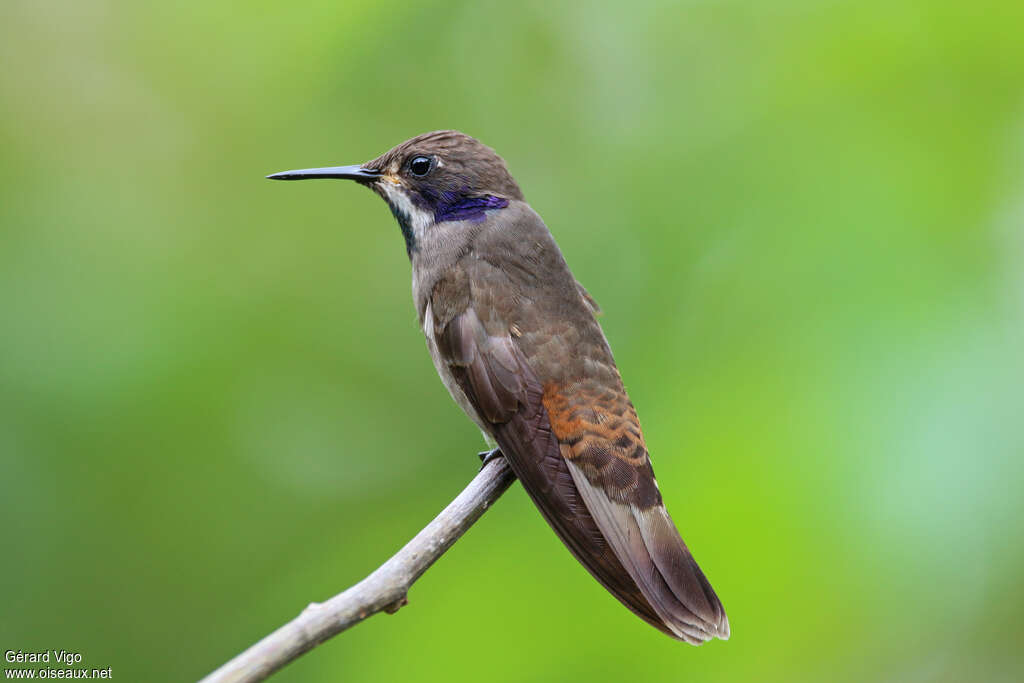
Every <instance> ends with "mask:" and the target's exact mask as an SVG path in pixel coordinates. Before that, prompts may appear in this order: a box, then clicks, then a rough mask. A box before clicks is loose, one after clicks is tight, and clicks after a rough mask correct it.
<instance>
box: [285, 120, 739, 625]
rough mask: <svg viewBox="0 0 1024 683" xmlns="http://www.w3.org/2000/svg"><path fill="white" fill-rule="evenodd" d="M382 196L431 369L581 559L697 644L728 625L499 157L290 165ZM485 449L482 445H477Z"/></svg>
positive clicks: (450, 139)
mask: <svg viewBox="0 0 1024 683" xmlns="http://www.w3.org/2000/svg"><path fill="white" fill-rule="evenodd" d="M267 177H268V178H271V179H274V180H306V179H314V178H340V179H346V180H353V181H355V182H356V183H359V184H360V185H365V186H366V187H368V188H370V189H372V190H373V191H374V192H376V193H377V194H378V195H380V196H381V197H382V198H383V199H384V201H385V202H386V203H387V205H388V206H389V207H390V209H391V213H392V214H393V215H394V217H395V218H396V219H397V221H398V225H399V227H400V228H401V231H402V236H403V237H404V238H405V249H406V252H407V253H408V256H409V260H410V263H411V266H412V291H413V300H414V302H415V305H416V311H417V313H418V316H419V322H420V324H421V326H422V328H423V333H424V335H425V336H426V340H427V348H428V350H429V351H430V356H431V359H432V360H433V362H434V367H435V368H436V369H437V372H438V374H439V375H440V376H441V380H442V381H443V382H444V385H445V387H447V389H448V391H449V393H450V394H451V396H452V398H453V399H454V400H455V402H456V403H457V404H458V405H459V406H460V407H461V408H462V409H463V410H464V411H465V413H466V415H468V416H469V417H470V418H471V419H472V420H473V421H474V422H475V423H476V425H477V426H478V427H479V428H480V430H481V431H482V432H483V433H484V437H485V439H487V441H488V443H489V445H490V446H493V447H494V448H493V450H491V451H490V452H489V453H488V454H487V457H488V458H492V457H502V456H503V457H504V458H505V459H506V460H507V462H508V464H509V466H510V467H511V469H512V471H513V472H514V473H515V475H516V476H517V477H518V479H519V480H520V481H521V482H522V484H523V487H524V488H525V489H526V492H527V493H528V494H529V496H530V498H531V499H532V500H533V502H534V504H535V505H536V506H537V508H538V510H539V511H540V513H541V515H542V516H543V517H544V518H545V519H546V520H547V522H548V524H549V525H550V526H551V528H552V529H553V530H554V531H555V533H556V534H557V535H558V536H559V538H561V540H562V542H563V543H564V544H565V545H566V547H568V549H569V551H570V552H571V553H572V554H573V555H574V556H575V557H576V559H577V560H578V561H579V562H580V563H581V564H582V565H583V566H584V567H586V569H587V570H588V571H589V572H590V573H591V574H592V575H593V576H594V578H595V579H597V580H598V582H600V583H601V585H603V586H604V587H605V588H606V589H607V590H608V591H609V592H610V593H611V594H612V595H614V596H615V597H616V598H618V599H619V601H621V602H622V603H623V604H624V605H625V606H626V607H628V608H629V609H630V610H632V611H633V612H634V613H635V614H636V615H637V616H639V617H640V618H641V619H643V620H644V621H646V622H647V623H649V624H651V625H652V626H654V627H655V628H657V629H659V630H661V631H663V632H664V633H666V634H668V635H669V636H671V637H673V638H676V639H678V640H681V641H685V642H687V643H691V644H694V645H700V644H701V643H703V642H705V641H708V640H710V639H712V638H715V637H717V638H721V639H723V640H725V639H728V637H729V621H728V619H727V618H726V616H725V610H724V609H723V608H722V603H721V602H720V601H719V599H718V596H717V595H715V591H714V590H713V589H712V588H711V584H710V583H709V582H708V580H707V579H706V578H705V577H704V573H703V572H702V571H701V570H700V567H698V566H697V562H696V561H695V560H694V558H693V556H692V555H691V554H690V551H689V550H688V549H687V547H686V544H685V543H684V542H683V539H682V537H681V536H680V535H679V531H678V530H677V529H676V526H675V524H674V523H673V521H672V518H671V517H670V516H669V514H668V511H667V510H666V509H665V504H664V502H663V500H662V495H661V491H660V490H659V487H658V482H657V480H655V478H654V471H653V469H652V468H651V459H650V455H649V454H648V452H647V446H646V444H645V442H644V436H643V432H642V431H641V430H640V422H639V419H638V418H637V414H636V409H635V408H634V407H633V403H632V402H631V401H630V399H629V396H628V395H627V394H626V390H625V389H624V387H623V384H622V377H621V376H620V374H619V370H618V368H617V367H616V365H615V361H614V359H613V358H612V352H611V348H610V347H609V345H608V341H607V339H606V338H605V335H604V332H603V331H602V329H601V326H600V324H599V323H598V321H597V317H596V316H597V314H598V313H599V312H600V309H599V307H598V305H597V303H596V302H595V301H594V299H593V298H592V297H591V296H590V294H589V293H588V292H587V290H586V289H584V287H583V286H582V285H581V284H579V283H578V282H577V281H576V279H575V277H574V276H573V274H572V272H571V271H570V270H569V266H568V265H567V264H566V261H565V258H564V257H563V256H562V252H561V251H560V250H559V248H558V245H557V244H556V243H555V240H554V237H552V235H551V233H550V231H549V230H548V228H547V226H546V225H545V224H544V221H543V220H541V217H540V216H539V215H538V214H537V212H535V211H534V210H533V209H532V208H530V205H529V204H527V203H526V201H525V200H524V199H523V193H522V191H521V190H520V189H519V185H518V184H517V183H516V181H515V180H514V179H513V178H512V176H511V174H510V173H509V171H508V168H507V166H506V164H505V161H504V160H503V159H502V158H501V157H500V156H498V154H497V153H496V152H495V151H494V150H493V149H491V148H490V147H488V146H486V145H484V144H483V143H481V142H480V141H478V140H476V139H475V138H472V137H470V136H468V135H466V134H464V133H461V132H459V131H455V130H442V131H434V132H430V133H425V134H423V135H419V136H417V137H414V138H412V139H411V140H407V141H405V142H403V143H401V144H399V145H398V146H396V147H394V148H393V149H391V150H390V151H388V152H385V153H384V154H382V155H381V156H379V157H377V158H376V159H373V160H372V161H368V162H366V163H363V164H357V165H353V166H334V167H328V168H311V169H304V170H296V171H285V172H283V173H275V174H273V175H269V176H267ZM481 455H484V454H481Z"/></svg>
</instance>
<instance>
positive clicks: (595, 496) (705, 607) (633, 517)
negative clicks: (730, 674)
mask: <svg viewBox="0 0 1024 683" xmlns="http://www.w3.org/2000/svg"><path fill="white" fill-rule="evenodd" d="M478 305H479V303H477V304H471V305H469V306H467V307H466V309H465V310H464V311H463V312H461V313H459V314H457V315H455V316H453V317H452V318H451V319H450V321H448V322H447V324H442V325H441V326H439V329H436V330H435V331H434V334H435V338H436V339H437V343H438V349H439V351H440V353H441V356H442V357H444V358H447V359H448V362H449V366H450V370H451V372H452V375H453V376H454V378H455V380H456V382H457V383H458V385H459V387H460V388H461V389H462V391H463V392H464V393H465V395H466V397H467V398H468V399H469V401H470V403H471V404H472V405H473V406H475V407H476V409H477V411H478V413H479V414H480V415H482V416H483V417H484V418H485V419H486V420H487V422H488V423H489V425H490V427H491V430H490V431H491V432H492V436H494V438H495V440H496V441H497V442H498V445H499V446H500V448H501V450H502V452H503V453H504V454H505V457H506V458H507V459H508V461H509V464H510V465H511V467H512V469H513V471H514V472H515V473H516V476H517V477H518V478H519V479H520V481H522V483H523V486H524V488H525V489H526V491H527V493H528V494H529V495H530V497H531V499H532V500H533V501H534V503H535V504H536V505H537V507H538V509H539V510H540V511H541V513H542V514H543V516H544V518H545V519H546V520H547V522H548V523H549V524H550V526H551V527H552V528H553V529H554V531H555V532H556V533H557V534H558V536H559V537H560V538H561V539H562V541H563V542H564V543H565V545H566V546H567V547H568V548H569V550H570V551H571V552H572V554H573V555H574V556H575V557H576V558H577V560H579V562H580V563H581V564H583V565H584V566H585V567H586V568H587V570H588V571H589V572H590V573H591V574H592V575H593V576H594V577H595V578H596V579H597V580H598V581H599V582H600V583H601V584H602V585H603V586H604V587H605V588H606V589H608V591H609V592H611V593H612V594H613V595H614V596H615V597H616V598H618V599H619V600H620V601H621V602H622V603H623V604H624V605H626V606H627V607H628V608H629V609H630V610H632V611H633V612H634V613H636V614H637V615H638V616H640V617H641V618H642V619H644V621H646V622H648V623H650V624H651V625H653V626H655V627H656V628H659V629H660V630H662V631H664V632H665V633H667V634H669V635H671V636H673V637H675V638H678V639H681V640H685V641H687V642H690V643H694V644H699V643H701V642H703V641H705V640H708V639H709V638H711V637H714V636H718V637H721V638H727V637H728V633H729V630H728V621H727V620H726V619H725V614H724V611H723V610H722V608H721V603H719V602H718V599H717V597H716V596H715V594H714V591H713V590H712V589H711V586H710V585H709V584H708V582H707V580H706V579H705V578H704V575H703V573H701V571H700V569H699V567H697V564H696V562H695V561H694V560H693V558H692V556H691V555H690V553H689V552H688V551H687V549H686V546H685V544H683V541H682V539H681V538H680V537H679V534H678V532H677V531H676V529H675V526H674V525H673V524H672V521H671V519H670V518H669V517H668V513H667V512H666V511H665V509H664V507H663V506H662V505H661V500H660V495H658V494H657V492H656V487H654V484H653V474H649V475H648V472H649V469H650V467H649V462H648V461H647V460H646V451H643V458H644V459H643V464H644V465H646V467H647V471H646V472H640V471H639V470H638V469H636V468H635V466H632V465H630V466H624V465H623V463H622V462H620V461H619V460H615V461H614V462H612V465H613V466H611V467H609V468H607V472H608V475H609V476H610V477H611V479H610V481H609V482H607V483H606V486H605V485H600V484H598V485H595V483H594V482H593V479H594V476H592V475H591V474H590V473H588V472H586V471H585V468H583V467H581V464H580V462H577V461H574V460H572V459H571V458H567V457H566V455H567V453H566V448H567V447H566V444H565V443H563V441H562V440H560V439H559V438H558V436H556V434H555V432H554V430H553V429H552V423H551V416H550V415H549V411H548V409H547V407H546V406H545V401H544V399H545V390H544V387H543V385H542V384H541V382H540V381H539V380H538V378H537V377H536V374H535V373H534V372H533V370H532V369H531V367H530V364H529V362H528V360H527V359H526V357H525V356H524V354H523V353H522V350H521V349H520V348H519V346H518V345H517V344H516V342H515V340H514V339H513V338H512V336H511V334H509V333H508V332H506V333H504V334H501V333H500V332H499V333H494V330H495V326H494V325H493V324H491V325H489V326H490V327H491V333H489V332H488V329H487V328H486V327H485V325H484V323H483V322H482V321H481V318H484V319H487V320H488V321H489V323H493V313H494V312H493V311H486V312H485V313H484V314H478V312H477V310H476V308H475V306H478ZM497 329H499V330H500V329H501V327H498V328H497ZM505 329H507V328H505ZM591 448H593V445H592V444H591ZM644 476H647V477H648V478H649V482H648V480H647V479H645V478H644ZM641 484H642V485H645V486H646V487H647V489H651V487H654V489H653V490H654V493H653V494H652V493H650V492H649V491H648V493H647V494H645V495H647V496H648V497H650V496H651V495H656V496H657V505H652V506H647V507H644V508H643V509H641V507H638V506H636V505H632V504H630V503H629V502H624V501H623V494H622V491H625V490H627V489H628V488H629V487H633V488H634V489H635V488H636V487H638V486H640V485H641Z"/></svg>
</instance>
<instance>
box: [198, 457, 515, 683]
mask: <svg viewBox="0 0 1024 683" xmlns="http://www.w3.org/2000/svg"><path fill="white" fill-rule="evenodd" d="M515 478H516V477H515V475H514V474H513V473H512V470H511V469H509V466H508V464H507V463H506V462H505V458H501V457H498V458H494V459H492V460H491V461H490V462H488V463H487V464H486V465H485V466H484V467H483V469H481V470H480V473H479V474H477V475H476V477H474V478H473V481H471V482H470V483H469V485H468V486H467V487H466V488H465V489H463V491H462V493H460V494H459V495H458V497H456V498H455V500H453V501H452V502H451V503H449V504H448V507H446V508H445V509H444V510H443V511H442V512H441V514H439V515H438V516H437V517H435V518H434V520H433V521H432V522H430V524H428V525H427V526H426V527H424V529H423V530H422V531H420V532H419V533H418V534H416V537H415V538H413V539H412V540H411V541H409V542H408V543H407V544H406V545H405V547H404V548H402V549H401V550H399V551H398V552H397V553H396V554H395V555H394V556H393V557H391V559H389V560H388V561H387V562H385V563H384V564H382V565H381V566H380V567H379V568H377V570H376V571H374V572H373V573H372V574H370V575H369V576H367V577H366V578H365V579H363V580H362V581H360V582H359V583H357V584H356V585H354V586H352V587H351V588H349V589H348V590H346V591H345V592H343V593H339V594H338V595H335V596H334V597H333V598H331V599H329V600H328V601H327V602H323V603H319V604H318V603H311V604H310V605H309V607H307V608H306V609H305V610H303V611H302V613H301V614H300V615H299V616H297V617H296V618H295V619H293V620H291V621H290V622H288V623H287V624H285V625H284V626H282V627H281V628H279V629H277V630H276V631H274V632H273V633H271V634H270V635H269V636H267V637H265V638H264V639H263V640H261V641H259V642H258V643H256V644H255V645H253V646H252V647H250V648H249V649H248V650H246V651H245V652H243V653H242V654H240V655H238V656H237V657H235V658H234V659H232V660H231V661H230V662H228V663H227V664H225V665H224V666H222V667H220V668H219V669H217V670H216V671H214V672H213V673H211V674H210V675H209V676H207V677H206V678H204V679H203V680H202V681H200V683H225V682H227V681H231V683H236V682H241V681H246V682H248V681H262V680H264V679H266V678H267V677H268V676H269V675H270V674H272V673H274V672H275V671H277V670H278V669H280V668H281V667H283V666H284V665H285V664H287V663H289V662H291V661H292V660H294V659H296V658H298V657H299V656H301V655H302V654H304V653H306V652H309V651H310V650H312V649H313V648H314V647H316V646H317V645H319V644H320V643H322V642H324V641H325V640H327V639H328V638H330V637H331V636H335V635H337V634H339V633H341V632H342V631H344V630H345V629H347V628H351V627H352V626H355V625H356V624H358V623H359V622H361V621H362V620H363V619H366V618H367V617H370V616H372V615H374V614H376V613H377V612H380V611H382V610H383V611H386V612H388V613H389V614H394V613H395V612H397V611H398V610H399V608H401V607H402V606H403V605H405V604H406V602H407V600H406V593H408V591H409V588H410V587H411V586H412V584H413V583H415V582H416V579H418V578H420V576H421V575H422V574H423V572H425V571H427V569H428V568H429V567H430V565H432V564H434V562H435V561H436V560H437V559H438V558H439V557H441V555H443V554H444V553H445V551H447V550H448V548H450V547H452V544H454V543H455V541H457V540H458V539H459V537H460V536H462V534H464V533H465V532H466V530H468V529H469V527H471V526H472V525H473V523H474V522H476V520H478V519H480V516H481V515H482V514H483V513H484V511H485V510H487V508H488V507H490V505H491V503H493V502H494V501H496V500H498V498H499V497H500V496H501V494H502V493H504V492H505V490H506V489H507V488H508V487H509V486H510V485H511V484H512V482H513V481H515Z"/></svg>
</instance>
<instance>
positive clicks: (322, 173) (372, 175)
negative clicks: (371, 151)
mask: <svg viewBox="0 0 1024 683" xmlns="http://www.w3.org/2000/svg"><path fill="white" fill-rule="evenodd" d="M380 176H381V172H380V171H378V170H377V169H375V168H363V167H362V166H329V167H327V168H304V169H301V170H298V171H282V172H281V173H274V174H273V175H268V176H267V177H268V178H270V179H271V180H309V179H310V178H343V179H345V180H375V179H377V178H379V177H380Z"/></svg>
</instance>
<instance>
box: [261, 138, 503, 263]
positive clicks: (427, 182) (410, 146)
mask: <svg viewBox="0 0 1024 683" xmlns="http://www.w3.org/2000/svg"><path fill="white" fill-rule="evenodd" d="M267 177H268V178H271V179H273V180H307V179H311V178H343V179H348V180H355V181H356V182H358V183H360V184H362V185H366V186H368V187H370V188H371V189H372V190H373V191H374V192H376V193H377V194H379V195H380V196H381V197H383V198H384V201H386V202H387V203H388V206H390V207H391V212H392V213H393V214H394V215H395V218H396V219H397V220H398V224H399V226H401V228H402V234H403V235H404V236H405V243H406V248H407V249H408V250H409V253H410V254H411V253H412V252H413V250H415V249H416V245H417V242H418V241H419V240H420V239H421V238H422V236H423V235H424V234H425V233H426V231H427V230H429V229H430V228H431V227H433V226H434V225H436V224H437V223H443V222H447V221H470V222H475V221H482V220H483V219H484V218H485V217H486V215H487V214H486V212H487V211H494V210H498V209H503V208H505V207H506V206H508V203H509V201H511V200H515V199H522V198H523V194H522V192H521V191H520V190H519V185H517V184H516V181H515V180H513V178H512V176H511V175H509V172H508V168H507V167H506V166H505V161H504V160H503V159H502V158H501V157H500V156H498V155H497V154H496V153H495V151H494V150H493V149H491V148H490V147H488V146H487V145H485V144H483V143H481V142H480V141H479V140H477V139H475V138H471V137H470V136H468V135H466V134H465V133H460V132H459V131H455V130H440V131H434V132H432V133H424V134H423V135H419V136H417V137H414V138H412V139H411V140H406V141H405V142H403V143H402V144H400V145H398V146H397V147H394V148H393V149H391V150H389V151H388V152H385V153H384V154H382V155H381V156H379V157H377V158H376V159H374V160H372V161H367V162H366V163H364V164H357V165H355V166H333V167H328V168H310V169H303V170H298V171H285V172H283V173H275V174H273V175H269V176H267Z"/></svg>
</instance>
